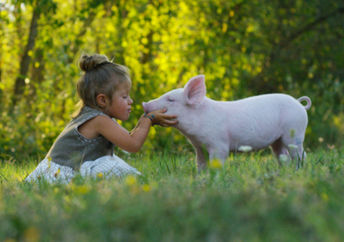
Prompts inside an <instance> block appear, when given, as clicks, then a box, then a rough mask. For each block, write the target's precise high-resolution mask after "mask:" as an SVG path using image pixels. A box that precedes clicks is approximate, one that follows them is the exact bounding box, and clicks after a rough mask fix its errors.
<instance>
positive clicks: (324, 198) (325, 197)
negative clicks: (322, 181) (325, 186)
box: [321, 193, 328, 202]
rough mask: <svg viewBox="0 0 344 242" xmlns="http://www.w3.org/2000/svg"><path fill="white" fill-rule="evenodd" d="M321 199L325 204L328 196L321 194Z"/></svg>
mask: <svg viewBox="0 0 344 242" xmlns="http://www.w3.org/2000/svg"><path fill="white" fill-rule="evenodd" d="M321 198H322V199H323V200H324V201H325V202H327V201H328V195H327V194H326V193H322V194H321Z"/></svg>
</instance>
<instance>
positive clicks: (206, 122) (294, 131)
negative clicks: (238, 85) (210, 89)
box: [142, 75, 311, 170]
mask: <svg viewBox="0 0 344 242" xmlns="http://www.w3.org/2000/svg"><path fill="white" fill-rule="evenodd" d="M302 101H306V102H307V104H306V105H305V106H303V105H302V104H301V102H302ZM142 105H143V108H144V111H145V112H146V113H149V112H151V111H153V110H156V109H162V108H167V112H166V114H170V115H177V116H178V124H177V125H175V127H176V128H177V129H178V130H180V131H181V132H182V133H183V134H184V135H185V136H186V137H187V138H188V139H189V140H190V142H191V143H192V145H193V146H194V148H195V150H196V157H197V164H198V169H199V170H201V169H202V168H204V167H205V166H206V162H207V159H208V158H209V159H210V160H212V159H219V160H221V161H222V162H225V160H226V158H227V156H228V155H229V152H230V151H238V150H239V151H240V150H241V149H242V148H246V149H247V148H249V149H253V150H258V149H263V148H265V147H268V146H271V147H272V150H273V152H274V153H275V155H276V156H277V159H278V161H279V162H280V164H281V160H286V158H287V160H290V159H298V160H300V159H302V160H304V159H305V156H306V153H305V152H304V149H303V141H304V138H305V131H306V127H307V122H308V118H307V112H306V110H307V109H309V108H310V106H311V100H310V98H309V97H306V96H304V97H301V98H299V99H295V98H293V97H291V96H289V95H286V94H265V95H259V96H253V97H248V98H245V99H241V100H237V101H215V100H212V99H210V98H208V97H206V86H205V77H204V75H198V76H195V77H193V78H191V79H190V80H189V81H188V82H187V83H186V85H185V86H184V88H179V89H175V90H172V91H170V92H167V93H165V94H164V95H162V96H161V97H159V98H157V99H154V100H151V101H149V102H148V103H143V104H142ZM204 148H205V149H206V150H207V151H208V154H209V157H205V154H204V152H203V149H204ZM282 157H283V159H282Z"/></svg>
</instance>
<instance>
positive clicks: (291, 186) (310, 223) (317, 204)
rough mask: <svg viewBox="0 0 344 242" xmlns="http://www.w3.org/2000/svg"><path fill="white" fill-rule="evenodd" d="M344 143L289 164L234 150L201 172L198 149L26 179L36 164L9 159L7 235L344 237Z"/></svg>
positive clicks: (2, 175)
mask: <svg viewBox="0 0 344 242" xmlns="http://www.w3.org/2000/svg"><path fill="white" fill-rule="evenodd" d="M343 151H344V150H343V149H333V150H326V151H325V150H321V151H316V152H311V153H309V154H308V161H307V163H306V164H305V165H304V166H303V167H302V168H301V169H298V170H296V169H295V165H293V164H291V165H284V166H283V167H279V166H278V164H277V162H276V161H275V160H274V158H273V157H272V155H270V154H269V153H264V152H263V153H258V154H257V153H252V154H251V153H249V154H235V155H232V156H231V157H230V158H229V160H228V162H227V163H226V164H225V166H224V167H217V166H213V168H209V169H208V170H207V171H204V172H202V173H200V174H197V172H196V167H195V164H194V154H193V153H186V154H183V155H172V154H171V153H167V152H165V153H161V154H154V155H145V154H139V155H135V156H127V157H123V156H122V157H123V158H124V159H125V160H126V161H127V162H128V163H130V164H131V165H133V166H134V167H137V168H138V169H139V170H140V171H141V172H142V173H143V175H142V176H140V177H137V178H135V177H131V176H129V177H127V178H125V179H123V180H118V179H110V180H104V179H102V178H97V179H96V180H84V179H81V178H77V179H75V180H74V181H73V182H72V183H71V184H69V185H58V184H57V185H50V184H46V183H40V184H26V183H24V182H22V181H21V180H22V179H23V178H24V177H25V176H26V175H27V174H28V173H29V172H30V171H31V170H32V169H34V167H35V164H34V163H35V162H31V163H27V164H22V165H19V164H16V163H11V162H4V163H2V164H1V165H0V182H1V184H0V241H341V240H342V238H343V237H344V232H343V231H344V206H343V204H344V178H343V174H344V157H343Z"/></svg>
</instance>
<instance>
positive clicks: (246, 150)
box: [238, 145, 252, 152]
mask: <svg viewBox="0 0 344 242" xmlns="http://www.w3.org/2000/svg"><path fill="white" fill-rule="evenodd" d="M238 150H239V151H241V152H250V151H251V150H252V147H251V146H249V145H242V146H240V147H239V149H238Z"/></svg>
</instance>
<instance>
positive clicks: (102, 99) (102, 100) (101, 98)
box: [96, 93, 107, 108]
mask: <svg viewBox="0 0 344 242" xmlns="http://www.w3.org/2000/svg"><path fill="white" fill-rule="evenodd" d="M96 102H97V104H98V106H99V107H101V108H105V107H106V104H107V96H106V95H105V94H103V93H99V94H98V95H97V97H96Z"/></svg>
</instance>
